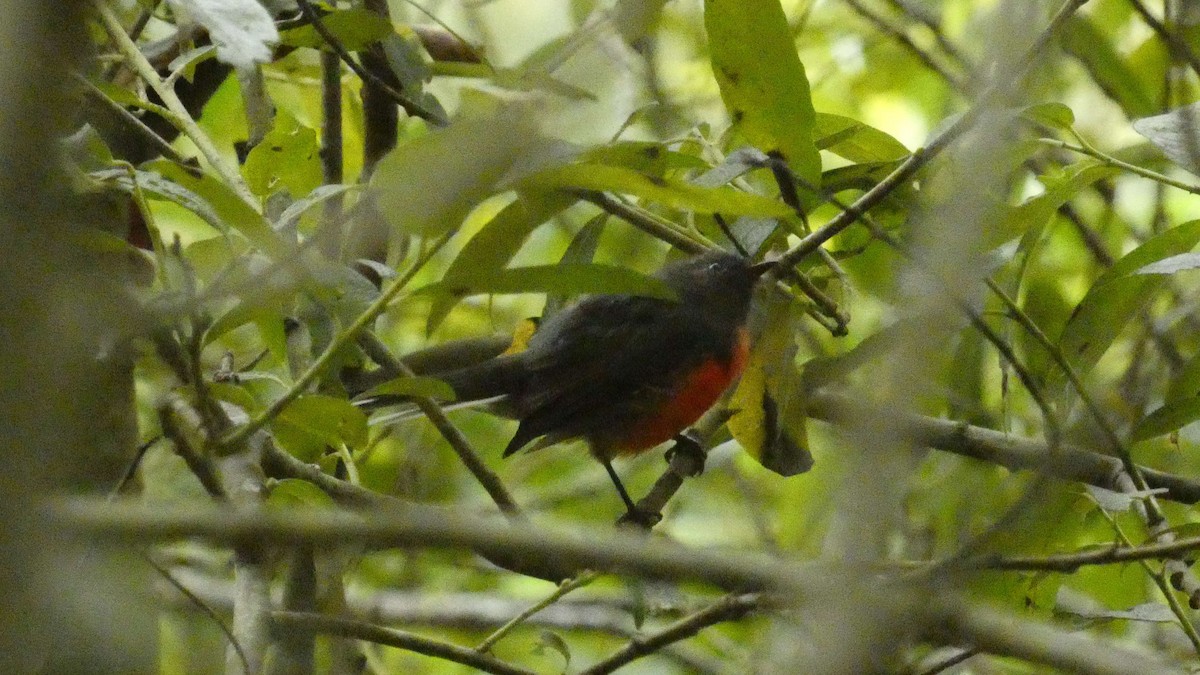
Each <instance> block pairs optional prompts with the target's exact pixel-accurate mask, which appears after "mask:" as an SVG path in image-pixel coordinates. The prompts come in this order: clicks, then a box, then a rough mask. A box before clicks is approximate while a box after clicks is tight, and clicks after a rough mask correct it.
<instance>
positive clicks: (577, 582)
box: [475, 570, 600, 654]
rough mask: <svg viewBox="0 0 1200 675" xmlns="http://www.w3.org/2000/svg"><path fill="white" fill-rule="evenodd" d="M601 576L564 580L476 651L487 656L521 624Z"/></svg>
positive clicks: (586, 574)
mask: <svg viewBox="0 0 1200 675" xmlns="http://www.w3.org/2000/svg"><path fill="white" fill-rule="evenodd" d="M599 576H600V575H599V574H597V573H595V572H591V571H586V570H585V571H583V572H581V573H579V575H577V576H576V577H575V578H573V579H566V580H564V581H563V582H562V583H560V584H559V585H558V588H555V589H554V592H553V593H550V594H549V595H547V596H546V597H544V598H542V599H541V600H539V601H537V602H535V603H534V604H532V605H530V606H529V607H526V608H525V609H524V610H522V611H521V612H520V613H518V614H517V615H516V616H514V617H513V618H512V619H510V620H509V621H508V622H507V623H505V624H504V625H503V626H501V627H499V628H497V629H496V630H495V631H494V632H493V633H492V634H491V635H489V636H487V637H486V638H484V640H483V642H480V643H479V644H478V645H477V646H476V647H475V651H477V652H479V653H481V654H486V653H487V652H489V651H491V650H492V647H493V646H495V644H496V643H497V642H499V641H500V640H502V639H503V638H504V636H506V635H508V634H509V633H511V632H512V631H513V630H514V629H516V628H517V626H520V625H521V624H523V623H525V622H526V621H528V620H529V618H530V617H532V616H533V615H534V614H537V613H538V612H540V611H542V610H543V609H546V608H547V607H549V606H550V605H553V604H554V603H556V602H558V601H559V600H560V599H561V598H562V597H563V596H565V595H566V594H568V593H570V592H572V591H575V590H578V589H580V588H583V587H584V586H587V585H588V584H590V583H592V582H593V581H595V580H596V579H597V578H598V577H599Z"/></svg>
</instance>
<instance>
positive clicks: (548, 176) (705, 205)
mask: <svg viewBox="0 0 1200 675" xmlns="http://www.w3.org/2000/svg"><path fill="white" fill-rule="evenodd" d="M527 184H528V185H531V186H535V187H540V188H552V187H558V188H581V189H585V190H602V191H607V192H617V193H620V194H627V195H633V196H636V197H641V198H643V199H647V200H649V201H652V202H657V203H660V204H663V205H665V206H670V207H674V208H677V209H683V210H688V211H703V212H706V213H717V212H719V213H723V214H729V215H745V216H777V217H782V216H786V215H788V214H790V213H791V208H789V207H788V206H787V205H786V204H784V203H783V202H781V201H779V200H776V199H771V198H768V197H764V196H762V195H756V194H751V193H749V192H743V191H741V190H735V189H734V188H731V187H722V188H703V187H698V186H696V185H693V184H691V183H685V182H683V181H677V180H672V179H669V178H659V177H657V176H650V175H647V174H644V173H639V172H637V171H633V170H632V169H625V168H621V167H616V166H606V165H602V164H571V165H568V166H563V167H559V168H556V169H549V170H546V171H542V172H540V173H538V174H536V175H535V176H532V177H531V178H530V179H529V180H528V181H527Z"/></svg>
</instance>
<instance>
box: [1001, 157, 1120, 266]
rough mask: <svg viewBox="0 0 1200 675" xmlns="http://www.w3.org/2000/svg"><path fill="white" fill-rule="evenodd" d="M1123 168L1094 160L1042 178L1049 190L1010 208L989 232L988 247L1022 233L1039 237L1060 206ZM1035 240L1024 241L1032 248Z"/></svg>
mask: <svg viewBox="0 0 1200 675" xmlns="http://www.w3.org/2000/svg"><path fill="white" fill-rule="evenodd" d="M1120 173H1121V171H1120V169H1117V168H1116V167H1112V166H1108V165H1105V164H1100V163H1099V162H1093V161H1091V160H1087V161H1083V162H1078V163H1076V164H1073V165H1071V166H1070V167H1068V168H1067V170H1066V171H1065V172H1064V173H1062V174H1060V175H1047V176H1042V177H1041V180H1042V183H1044V184H1045V186H1046V191H1045V192H1043V193H1042V194H1040V195H1038V196H1036V197H1032V198H1030V199H1029V200H1027V201H1026V202H1025V203H1023V204H1020V205H1018V206H1017V207H1016V208H1013V209H1010V210H1009V211H1008V213H1006V214H1005V215H1004V218H1003V220H1001V221H1000V222H999V224H998V225H997V226H996V227H995V228H991V230H990V231H989V232H988V238H987V240H986V242H985V243H986V245H987V246H989V247H991V246H998V245H1000V244H1002V243H1004V242H1006V241H1008V240H1010V239H1012V238H1013V237H1017V236H1020V235H1021V234H1022V233H1027V232H1028V233H1033V235H1034V238H1036V237H1040V236H1041V232H1042V228H1044V227H1045V226H1046V225H1047V224H1048V223H1050V220H1051V218H1053V217H1054V214H1055V213H1056V212H1057V211H1058V209H1059V207H1061V206H1062V205H1063V204H1065V203H1067V202H1068V201H1070V200H1071V199H1074V198H1075V197H1076V196H1078V195H1079V193H1080V192H1082V191H1083V190H1085V189H1086V188H1088V187H1089V186H1091V185H1092V184H1094V183H1096V182H1098V181H1102V180H1105V179H1107V178H1112V177H1113V176H1116V175H1119V174H1120ZM1033 243H1034V239H1030V240H1029V241H1026V242H1024V244H1025V245H1027V246H1029V245H1032V244H1033Z"/></svg>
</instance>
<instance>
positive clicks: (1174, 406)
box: [1132, 394, 1200, 442]
mask: <svg viewBox="0 0 1200 675" xmlns="http://www.w3.org/2000/svg"><path fill="white" fill-rule="evenodd" d="M1196 420H1200V396H1197V395H1196V394H1193V395H1192V397H1191V398H1183V399H1179V400H1175V401H1172V402H1170V403H1167V404H1165V405H1163V406H1162V407H1160V408H1158V409H1156V410H1154V411H1153V412H1151V413H1150V414H1149V415H1146V416H1145V417H1143V418H1142V419H1141V420H1140V421H1139V422H1138V423H1137V424H1136V425H1134V427H1133V433H1132V439H1133V440H1134V441H1135V442H1136V441H1145V440H1149V439H1151V438H1157V437H1158V436H1162V435H1164V434H1169V433H1173V432H1176V431H1179V430H1180V429H1182V428H1184V427H1185V426H1187V425H1189V424H1191V423H1192V422H1195V421H1196Z"/></svg>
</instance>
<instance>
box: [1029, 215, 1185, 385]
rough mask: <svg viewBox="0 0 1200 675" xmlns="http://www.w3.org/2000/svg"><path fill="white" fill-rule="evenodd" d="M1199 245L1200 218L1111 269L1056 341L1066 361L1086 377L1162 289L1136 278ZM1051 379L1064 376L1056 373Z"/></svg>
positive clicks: (1147, 278) (1149, 278)
mask: <svg viewBox="0 0 1200 675" xmlns="http://www.w3.org/2000/svg"><path fill="white" fill-rule="evenodd" d="M1197 243H1200V220H1193V221H1190V222H1187V223H1184V224H1182V225H1179V226H1176V227H1174V228H1171V229H1170V230H1167V231H1166V232H1163V233H1161V234H1159V235H1156V236H1154V237H1152V238H1150V239H1149V240H1147V241H1146V243H1144V244H1142V245H1141V246H1139V247H1137V248H1135V249H1134V250H1133V251H1131V252H1130V253H1129V254H1127V255H1126V256H1124V257H1123V258H1121V259H1120V260H1118V261H1117V262H1116V263H1115V264H1114V265H1113V266H1112V267H1110V268H1109V269H1108V270H1107V271H1106V272H1105V273H1104V274H1103V275H1101V276H1100V278H1099V279H1097V280H1096V283H1095V284H1093V285H1092V287H1091V289H1090V290H1088V292H1087V295H1085V296H1084V298H1083V300H1082V301H1081V302H1080V303H1079V305H1078V306H1077V307H1076V308H1075V311H1074V313H1073V314H1072V315H1071V318H1070V319H1069V320H1068V321H1067V325H1066V327H1064V328H1063V332H1062V336H1061V337H1060V338H1059V340H1058V346H1059V349H1061V350H1062V353H1063V355H1064V356H1065V357H1066V359H1067V361H1068V362H1069V363H1070V364H1071V365H1072V366H1073V367H1075V369H1076V370H1077V371H1078V372H1079V373H1080V374H1081V375H1082V374H1083V373H1085V372H1087V371H1088V370H1090V369H1091V368H1092V366H1094V365H1095V364H1096V362H1097V361H1099V360H1100V357H1101V356H1102V355H1103V354H1104V352H1106V351H1108V348H1109V346H1110V345H1111V344H1112V342H1113V340H1115V339H1116V337H1117V335H1118V334H1119V333H1120V332H1121V329H1122V328H1124V327H1125V324H1126V323H1128V322H1129V320H1130V319H1131V318H1133V317H1134V316H1135V315H1136V314H1137V312H1138V311H1139V310H1140V309H1141V308H1142V306H1143V305H1144V304H1145V303H1146V302H1147V301H1148V300H1149V299H1150V297H1151V294H1152V293H1153V292H1154V291H1155V290H1157V289H1158V288H1159V287H1160V286H1162V284H1163V282H1164V280H1165V279H1164V278H1163V277H1161V276H1159V275H1145V274H1136V272H1137V271H1138V270H1140V269H1142V268H1143V267H1145V266H1146V265H1149V264H1151V263H1154V262H1157V261H1159V260H1163V259H1165V258H1167V257H1169V256H1172V255H1176V254H1179V253H1184V252H1186V251H1189V250H1191V249H1192V248H1194V247H1195V246H1196V244H1197ZM1053 372H1054V374H1053V376H1052V377H1053V381H1060V379H1061V374H1060V373H1058V372H1057V371H1053Z"/></svg>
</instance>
